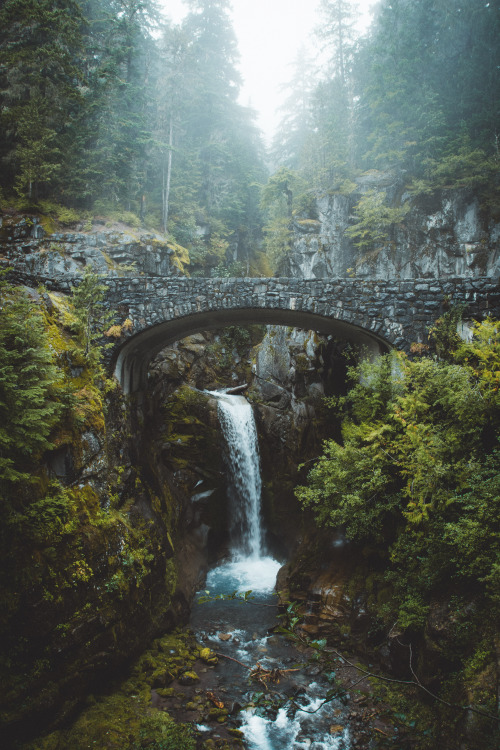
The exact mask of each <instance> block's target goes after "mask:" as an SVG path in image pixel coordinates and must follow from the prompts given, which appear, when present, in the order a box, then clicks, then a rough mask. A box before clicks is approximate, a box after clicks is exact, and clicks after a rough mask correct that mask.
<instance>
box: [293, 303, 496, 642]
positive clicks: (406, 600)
mask: <svg viewBox="0 0 500 750" xmlns="http://www.w3.org/2000/svg"><path fill="white" fill-rule="evenodd" d="M449 316H450V321H451V324H450V322H449V321H447V320H446V321H445V322H444V323H442V324H441V325H440V326H438V327H437V330H438V331H440V332H441V331H443V330H444V328H445V327H446V326H447V327H448V328H447V329H448V331H451V332H453V331H456V320H457V313H454V312H451V313H450V314H449ZM445 338H446V340H447V342H448V343H450V342H451V344H452V345H453V346H455V348H447V349H446V360H437V359H433V358H430V357H421V358H418V359H416V360H414V361H411V360H410V359H408V358H407V357H406V356H404V355H402V354H391V355H386V356H385V357H383V358H381V359H379V360H378V361H376V362H374V363H367V362H365V363H362V364H361V365H360V366H359V367H358V368H355V369H353V370H351V378H352V379H353V382H354V385H353V387H352V388H351V390H350V392H349V394H348V395H347V397H346V398H344V399H340V400H339V402H338V404H337V408H340V409H341V411H342V412H343V414H344V421H343V427H342V436H343V443H342V444H339V443H337V442H335V441H331V440H330V441H327V442H326V443H325V445H324V452H323V455H322V456H321V457H320V458H319V459H318V461H317V462H316V464H315V466H314V467H313V469H312V470H311V471H310V472H309V475H308V483H307V485H305V486H302V487H299V488H297V490H296V494H297V497H298V498H299V499H300V500H301V502H302V503H303V505H304V506H305V507H311V508H312V509H313V512H314V515H315V518H316V521H317V523H318V524H319V525H326V526H334V527H337V526H343V527H344V528H345V530H346V533H347V535H348V536H349V537H350V538H351V539H354V540H360V541H372V542H378V543H380V542H383V543H384V544H385V545H387V547H388V549H389V550H390V553H389V555H390V556H389V559H388V567H387V573H386V575H387V577H388V580H389V581H390V582H391V584H392V586H393V590H394V596H395V602H396V605H395V606H396V607H397V609H398V611H399V623H400V625H401V626H403V627H406V628H415V629H418V628H421V627H422V626H423V624H424V622H425V619H426V613H427V610H428V606H429V601H430V597H431V595H432V593H433V592H434V591H435V590H436V588H438V587H439V586H441V585H444V584H445V583H446V586H449V585H453V583H454V582H455V583H456V585H464V584H465V582H467V585H469V584H472V585H474V586H476V587H477V590H478V592H479V591H481V593H482V596H484V597H486V598H487V599H488V600H489V602H490V606H491V607H492V611H493V610H494V611H497V610H498V607H499V606H500V598H499V577H498V576H499V571H500V558H499V556H498V555H499V552H498V550H499V542H500V527H499V526H498V523H497V521H496V519H497V518H498V510H499V509H498V508H497V507H496V506H497V505H498V499H499V497H500V495H499V492H498V490H499V485H498V468H499V465H498V461H499V451H498V448H497V447H496V443H497V439H495V436H498V427H499V424H500V411H499V403H498V385H499V382H498V378H499V375H498V373H499V370H500V349H499V344H500V336H499V328H498V323H497V322H496V321H492V320H490V319H487V320H485V321H483V322H482V323H477V324H476V325H475V328H474V331H473V337H472V339H471V341H469V342H463V341H462V340H461V339H455V337H454V335H453V336H451V338H450V336H449V335H446V337H445ZM441 340H442V341H444V338H443V339H441Z"/></svg>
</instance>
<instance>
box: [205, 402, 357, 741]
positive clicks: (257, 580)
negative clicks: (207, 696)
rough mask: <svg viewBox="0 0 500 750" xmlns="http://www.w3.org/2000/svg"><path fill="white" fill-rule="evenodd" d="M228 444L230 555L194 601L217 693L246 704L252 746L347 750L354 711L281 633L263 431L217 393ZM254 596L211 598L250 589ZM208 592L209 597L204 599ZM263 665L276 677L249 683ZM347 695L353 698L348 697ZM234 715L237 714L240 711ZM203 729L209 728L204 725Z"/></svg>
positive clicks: (247, 411) (244, 718)
mask: <svg viewBox="0 0 500 750" xmlns="http://www.w3.org/2000/svg"><path fill="white" fill-rule="evenodd" d="M212 395H214V396H216V397H217V399H218V413H219V420H220V423H221V428H222V431H223V434H224V437H225V441H226V465H227V470H228V475H229V490H228V494H229V498H228V499H229V507H230V509H231V511H230V519H229V527H230V534H231V545H230V556H229V559H227V560H225V561H224V562H222V563H221V564H220V565H218V566H217V567H216V568H214V569H212V570H211V571H210V572H209V574H208V576H207V580H206V584H205V589H204V590H203V591H200V592H199V593H198V595H197V597H196V600H195V603H194V605H193V611H192V617H191V627H192V628H193V630H194V631H195V633H196V636H197V638H198V640H199V641H200V642H202V643H204V644H206V645H207V646H208V647H210V648H211V649H212V650H213V651H215V652H216V653H217V654H218V655H219V664H218V667H217V669H216V670H211V671H210V676H209V677H208V676H207V679H208V680H210V683H209V685H208V688H209V690H211V691H212V693H213V694H214V695H216V696H218V697H220V699H221V700H222V701H223V702H224V704H226V705H231V706H233V708H234V707H236V709H237V708H238V707H242V710H241V711H240V712H239V714H238V716H239V722H241V724H240V725H239V726H238V728H239V730H240V731H241V732H242V733H243V738H244V743H245V747H246V748H248V750H327V748H328V749H331V750H347V748H350V747H351V743H350V733H349V726H348V722H347V708H346V706H345V704H344V703H342V702H341V701H340V700H334V701H328V702H326V703H324V700H325V696H326V695H327V693H328V690H329V689H330V688H331V685H330V684H329V682H328V681H327V679H326V677H325V676H323V675H322V673H321V670H320V668H319V667H318V665H317V664H314V662H312V663H311V662H309V661H308V659H307V658H306V656H305V654H304V653H302V652H301V651H299V649H298V648H296V647H295V646H294V644H293V643H291V642H289V641H288V640H286V639H285V638H284V637H283V636H281V635H279V634H275V633H274V632H273V630H274V628H275V627H276V626H277V625H279V624H280V620H278V619H277V615H278V607H277V597H276V594H275V593H274V586H275V582H276V576H277V573H278V570H279V569H280V567H281V563H280V562H279V561H277V560H274V559H273V558H272V557H270V556H269V555H267V554H266V550H265V548H264V544H263V534H262V528H261V522H260V496H261V477H260V469H259V452H258V443H257V433H256V428H255V423H254V419H253V412H252V408H251V406H250V404H249V403H248V402H247V401H246V399H245V398H243V397H242V396H228V395H227V394H223V393H220V392H216V393H212ZM248 591H251V592H252V593H251V594H250V595H249V597H252V598H249V601H247V602H245V601H235V600H226V599H213V598H212V597H216V596H218V595H223V596H230V595H231V594H233V593H234V592H239V593H243V592H248ZM202 597H206V598H208V599H209V601H205V602H203V603H200V602H199V599H200V598H202ZM258 666H260V667H261V668H262V670H266V672H265V674H266V675H269V673H270V672H271V671H272V670H279V672H278V671H275V672H274V674H275V675H276V677H277V679H276V681H274V680H272V679H267V678H264V679H263V680H261V681H256V680H255V679H254V680H250V672H251V671H252V669H254V668H255V667H258ZM347 697H348V696H346V698H347ZM233 713H234V711H233ZM198 729H199V730H201V731H202V732H203V731H207V732H208V731H209V728H208V727H204V726H203V725H199V726H198Z"/></svg>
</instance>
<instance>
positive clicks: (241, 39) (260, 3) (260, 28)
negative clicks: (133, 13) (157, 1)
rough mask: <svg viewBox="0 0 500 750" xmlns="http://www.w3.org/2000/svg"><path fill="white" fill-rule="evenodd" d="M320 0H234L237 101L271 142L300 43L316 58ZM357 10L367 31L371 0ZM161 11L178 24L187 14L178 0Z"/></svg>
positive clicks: (360, 24) (362, 1) (167, 0)
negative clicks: (238, 78)
mask: <svg viewBox="0 0 500 750" xmlns="http://www.w3.org/2000/svg"><path fill="white" fill-rule="evenodd" d="M320 4H321V0H235V1H234V2H233V11H232V17H233V24H234V30H235V33H236V37H237V39H238V47H239V52H240V56H241V57H240V66H239V67H240V71H241V74H242V77H243V86H242V88H241V94H240V101H241V103H242V104H244V105H245V106H247V105H249V106H251V107H252V108H253V109H254V110H255V111H256V113H257V125H258V126H259V127H260V129H261V130H262V132H263V133H264V136H265V139H266V140H267V141H268V142H269V140H270V139H271V137H272V135H273V133H274V131H275V129H276V127H277V125H278V122H279V119H280V115H279V111H278V109H279V105H280V103H281V102H282V101H283V98H284V94H283V90H282V89H283V85H284V84H286V82H287V81H288V80H289V79H290V77H291V65H292V63H293V61H294V59H295V57H296V55H297V51H298V50H299V49H300V47H305V48H306V49H307V50H308V51H309V52H310V54H311V57H312V58H315V57H316V56H317V53H318V42H317V39H316V38H315V37H314V30H315V29H316V28H317V27H318V26H319V25H320V23H321V14H320V11H319V8H320ZM351 4H352V5H353V6H355V7H357V8H358V9H359V22H358V29H359V31H360V33H362V32H363V31H364V30H366V28H367V26H368V24H369V22H370V18H371V12H370V8H371V7H372V6H373V5H374V2H373V0H359V2H353V3H351ZM162 5H163V9H164V12H165V14H166V15H167V16H168V17H169V18H170V19H171V20H172V21H173V22H174V23H179V22H180V21H181V20H182V19H183V17H184V16H185V15H186V13H187V6H186V5H185V3H184V2H182V0H162Z"/></svg>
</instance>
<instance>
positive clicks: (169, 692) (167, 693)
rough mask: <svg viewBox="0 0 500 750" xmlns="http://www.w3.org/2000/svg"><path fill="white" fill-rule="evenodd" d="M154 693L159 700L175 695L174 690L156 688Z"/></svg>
mask: <svg viewBox="0 0 500 750" xmlns="http://www.w3.org/2000/svg"><path fill="white" fill-rule="evenodd" d="M156 693H157V694H158V695H159V696H160V698H173V696H174V695H175V690H174V688H157V689H156Z"/></svg>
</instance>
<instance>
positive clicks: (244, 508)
mask: <svg viewBox="0 0 500 750" xmlns="http://www.w3.org/2000/svg"><path fill="white" fill-rule="evenodd" d="M216 395H217V400H218V413H219V421H220V424H221V427H222V432H223V435H224V438H225V440H226V461H227V466H228V472H229V486H228V496H229V504H230V525H231V528H230V532H231V547H232V550H231V551H232V554H233V558H234V557H247V558H248V557H250V558H254V559H259V558H260V557H261V555H262V531H261V524H260V496H261V489H262V483H261V478H260V466H259V448H258V442H257V430H256V428H255V421H254V418H253V412H252V407H251V406H250V404H249V403H248V401H247V400H246V399H245V398H243V396H228V395H227V394H224V393H218V394H216Z"/></svg>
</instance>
